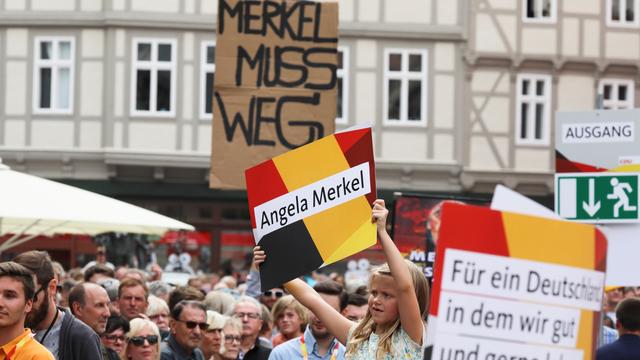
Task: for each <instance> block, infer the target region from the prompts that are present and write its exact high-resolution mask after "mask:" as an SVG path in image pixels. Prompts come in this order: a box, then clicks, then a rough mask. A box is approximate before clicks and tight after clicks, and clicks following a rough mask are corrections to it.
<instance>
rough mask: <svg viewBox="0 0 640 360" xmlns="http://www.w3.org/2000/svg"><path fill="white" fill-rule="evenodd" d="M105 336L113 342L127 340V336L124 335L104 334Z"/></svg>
mask: <svg viewBox="0 0 640 360" xmlns="http://www.w3.org/2000/svg"><path fill="white" fill-rule="evenodd" d="M104 338H105V339H107V340H109V341H113V342H116V341H121V342H124V341H125V340H127V337H126V336H124V335H104Z"/></svg>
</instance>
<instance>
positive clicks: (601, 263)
mask: <svg viewBox="0 0 640 360" xmlns="http://www.w3.org/2000/svg"><path fill="white" fill-rule="evenodd" d="M595 235H596V238H595V241H596V251H595V253H596V254H595V255H596V258H595V264H594V267H593V268H594V270H598V271H606V270H607V246H608V245H607V238H606V237H605V236H604V234H603V233H602V231H600V230H599V229H596V234H595Z"/></svg>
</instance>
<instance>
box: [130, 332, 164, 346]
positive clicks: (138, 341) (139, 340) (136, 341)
mask: <svg viewBox="0 0 640 360" xmlns="http://www.w3.org/2000/svg"><path fill="white" fill-rule="evenodd" d="M145 340H147V342H148V343H149V345H155V344H157V343H158V336H157V335H147V336H134V337H132V338H130V339H129V343H130V344H131V345H134V346H142V345H144V341H145Z"/></svg>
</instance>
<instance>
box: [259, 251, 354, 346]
mask: <svg viewBox="0 0 640 360" xmlns="http://www.w3.org/2000/svg"><path fill="white" fill-rule="evenodd" d="M265 258H266V255H265V254H264V251H262V250H260V247H259V246H256V247H255V248H254V249H253V260H254V263H255V264H256V267H259V265H260V264H261V263H262V262H264V260H265ZM284 287H285V289H286V290H287V291H288V292H289V294H291V295H293V297H294V298H296V300H298V301H299V302H300V303H301V304H302V305H304V306H305V307H306V308H307V309H309V310H311V312H313V314H314V315H315V316H316V317H317V318H318V319H320V321H322V323H323V324H324V326H326V327H327V329H328V330H329V332H330V333H331V334H332V335H333V336H335V338H336V339H338V341H339V342H340V343H342V344H343V345H345V346H346V344H347V336H348V335H349V329H351V326H353V322H352V321H351V320H349V319H347V318H346V317H344V316H342V314H340V312H338V311H337V310H336V309H334V308H333V307H332V306H331V305H329V304H328V303H327V302H326V301H324V300H323V299H322V297H320V295H319V294H318V293H317V292H316V291H315V290H314V289H313V288H312V287H311V286H309V285H308V284H307V283H306V282H304V281H302V280H300V279H294V280H291V281H289V282H288V283H286V284H284Z"/></svg>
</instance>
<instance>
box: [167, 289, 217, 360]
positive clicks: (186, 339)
mask: <svg viewBox="0 0 640 360" xmlns="http://www.w3.org/2000/svg"><path fill="white" fill-rule="evenodd" d="M169 326H170V328H171V334H170V335H169V337H168V338H167V340H166V341H164V342H163V343H162V348H161V351H160V359H161V360H204V356H203V355H202V351H200V349H198V347H199V346H200V343H201V342H202V334H203V333H204V331H206V330H207V329H208V328H209V324H207V310H206V308H205V307H204V305H203V304H202V303H201V302H200V301H194V300H183V301H180V302H179V303H178V304H176V306H174V307H173V309H171V321H170V322H169Z"/></svg>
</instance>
